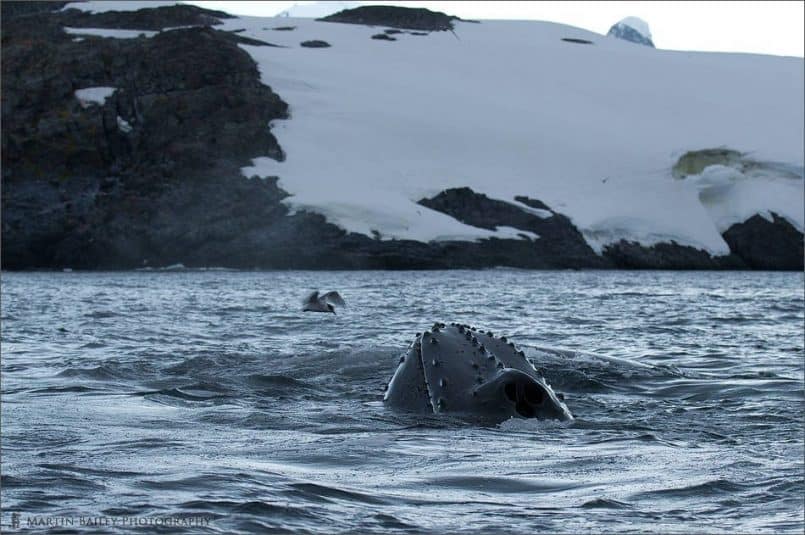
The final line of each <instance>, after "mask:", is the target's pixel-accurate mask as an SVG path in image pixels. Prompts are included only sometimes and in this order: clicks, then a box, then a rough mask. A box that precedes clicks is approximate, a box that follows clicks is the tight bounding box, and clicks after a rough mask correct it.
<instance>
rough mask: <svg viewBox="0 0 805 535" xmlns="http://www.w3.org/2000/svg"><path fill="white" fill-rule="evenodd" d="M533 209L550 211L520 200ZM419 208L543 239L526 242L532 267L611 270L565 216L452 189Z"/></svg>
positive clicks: (525, 255)
mask: <svg viewBox="0 0 805 535" xmlns="http://www.w3.org/2000/svg"><path fill="white" fill-rule="evenodd" d="M517 199H518V200H519V201H520V202H523V201H526V202H524V204H527V205H528V206H531V207H539V209H542V210H550V209H548V208H547V206H545V204H544V203H542V202H541V201H538V200H535V199H529V198H527V197H518V198H517ZM419 204H421V205H422V206H426V207H428V208H430V209H432V210H436V211H438V212H442V213H443V214H447V215H449V216H451V217H454V218H455V219H457V220H459V221H461V222H462V223H466V224H467V225H472V226H474V227H479V228H485V229H489V230H495V229H496V228H497V227H501V226H506V227H513V228H516V229H520V230H524V231H528V232H533V233H535V234H537V235H539V239H537V240H534V241H531V240H523V241H524V243H523V244H518V245H522V246H523V247H522V249H523V251H522V252H521V254H522V255H523V256H522V259H523V261H524V262H525V259H528V263H530V264H531V267H563V268H568V267H607V265H608V264H607V262H606V261H605V260H604V259H602V258H601V257H599V256H598V255H596V254H595V252H594V251H593V250H592V249H591V248H590V246H589V245H587V242H586V241H585V240H584V237H583V236H582V235H581V233H580V232H579V231H578V230H577V229H576V227H574V226H573V224H572V223H571V222H570V220H569V219H568V218H567V217H565V216H564V215H562V214H558V213H556V212H551V213H552V215H550V216H549V217H540V216H538V215H536V214H533V213H531V212H527V211H526V210H523V209H522V208H520V207H518V206H516V205H514V204H512V203H508V202H505V201H501V200H498V199H490V198H489V197H487V196H486V195H483V194H481V193H476V192H474V191H473V190H471V189H470V188H454V189H448V190H445V191H443V192H441V193H440V194H438V195H437V196H435V197H433V198H432V199H422V200H420V201H419ZM543 207H544V208H543ZM524 236H525V235H524Z"/></svg>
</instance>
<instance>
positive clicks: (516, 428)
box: [0, 270, 805, 533]
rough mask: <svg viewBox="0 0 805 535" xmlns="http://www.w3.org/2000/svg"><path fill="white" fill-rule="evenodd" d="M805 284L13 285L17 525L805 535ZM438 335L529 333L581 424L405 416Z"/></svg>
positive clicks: (310, 276)
mask: <svg viewBox="0 0 805 535" xmlns="http://www.w3.org/2000/svg"><path fill="white" fill-rule="evenodd" d="M803 282H804V281H803V274H802V273H701V272H586V271H582V272H573V271H562V272H541V271H537V272H532V271H518V270H488V271H438V272H299V271H295V272H230V271H178V272H120V273H3V275H2V437H1V438H0V445H1V446H2V491H1V492H2V506H3V515H2V520H1V522H2V529H3V532H4V533H5V532H14V530H15V528H14V525H15V524H14V523H15V522H20V526H21V528H20V529H22V530H23V531H25V532H29V533H31V532H36V530H39V531H40V532H44V531H45V530H46V527H47V525H50V526H51V528H52V527H53V526H56V529H51V532H59V531H61V532H87V533H88V532H93V533H97V532H98V526H101V527H102V528H103V531H105V532H128V531H133V530H136V531H138V532H140V533H142V532H148V530H149V529H150V530H151V531H157V532H164V533H177V532H210V533H232V532H265V531H274V532H289V533H338V532H364V533H402V532H405V533H442V532H467V533H476V532H484V533H488V532H493V531H505V532H510V533H534V532H571V533H579V532H618V533H622V532H630V531H635V532H637V531H639V532H646V531H651V532H663V533H688V532H696V533H700V532H706V533H734V532H741V533H749V532H751V533H762V532H767V533H802V531H803V529H804V528H805V522H803V514H805V511H804V509H803V500H804V499H805V480H804V474H803V470H805V467H804V466H803V455H805V451H804V448H803V429H804V428H805V426H804V425H803V409H804V408H805V392H804V390H803V366H804V361H803V358H804V350H803V334H804V331H803V329H804V328H805V327H804V322H805V319H804V317H803V291H804V290H803ZM313 289H321V290H333V289H335V290H338V291H339V292H341V294H342V295H343V296H344V298H345V299H346V301H347V304H348V306H347V307H346V308H344V309H340V310H338V314H337V315H332V314H314V313H302V312H300V302H301V300H302V298H303V297H304V296H305V295H306V293H307V292H308V291H310V290H313ZM436 320H439V321H446V322H449V321H458V322H462V323H469V324H472V325H475V326H478V327H479V328H484V329H492V330H493V331H494V332H495V333H503V334H507V335H508V336H509V337H510V338H511V339H513V340H514V341H515V342H517V343H518V345H520V346H521V347H522V348H524V349H525V351H526V353H527V354H528V355H529V356H530V357H531V358H533V359H535V360H536V361H537V364H538V366H539V368H540V370H541V371H542V372H543V373H544V374H545V376H546V378H547V379H548V382H550V383H552V384H553V387H554V389H555V390H557V391H560V392H562V393H564V394H565V397H566V402H567V405H568V407H569V408H570V410H571V411H572V412H573V414H574V415H575V416H576V419H575V420H574V421H572V422H570V423H559V422H552V421H537V420H509V421H506V422H504V423H502V424H499V425H487V426H481V425H474V424H469V423H467V422H465V421H461V420H459V419H455V418H450V417H446V416H440V417H436V416H432V415H431V416H422V415H406V414H397V413H394V412H392V411H390V410H388V409H387V408H385V407H384V405H383V402H382V394H383V386H384V383H385V382H387V381H388V380H389V378H390V377H391V375H392V373H393V371H394V369H395V367H396V364H397V359H398V357H399V355H400V354H401V353H402V351H403V350H404V349H405V348H406V346H407V345H408V344H409V343H410V342H411V340H412V339H413V337H414V335H415V333H416V332H421V331H422V330H424V329H426V328H428V327H429V326H430V325H431V324H432V323H433V322H434V321H436ZM92 522H95V523H94V524H92ZM149 522H150V524H149ZM135 526H139V527H135ZM144 526H145V527H144ZM149 526H150V527H149Z"/></svg>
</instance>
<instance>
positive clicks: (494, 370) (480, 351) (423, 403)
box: [383, 323, 573, 421]
mask: <svg viewBox="0 0 805 535" xmlns="http://www.w3.org/2000/svg"><path fill="white" fill-rule="evenodd" d="M560 396H561V394H560V395H558V396H557V394H556V393H555V392H554V391H553V389H552V388H551V387H550V385H548V383H546V382H545V379H543V378H542V377H541V376H540V375H539V374H538V373H537V370H536V369H535V368H534V366H533V364H531V362H530V361H529V360H528V359H527V358H526V355H525V353H523V352H522V351H520V350H518V349H517V347H515V345H514V343H512V342H510V341H509V340H507V339H506V337H505V336H499V337H498V336H495V335H494V334H493V333H492V332H491V331H481V330H478V329H476V328H474V327H470V326H469V325H461V324H458V323H451V324H449V325H446V324H444V323H435V324H434V325H433V327H432V328H431V330H429V331H425V332H424V333H422V334H419V335H417V337H416V339H415V340H414V341H413V342H412V343H411V346H410V347H409V348H408V350H407V351H406V352H405V354H403V355H402V356H401V357H400V363H399V365H398V366H397V370H396V371H395V372H394V376H393V377H392V378H391V381H390V382H389V384H388V387H387V389H386V394H385V396H384V398H383V401H384V402H385V404H386V405H387V406H389V407H390V408H392V409H396V410H401V411H407V412H420V413H431V414H441V413H451V414H453V413H455V414H465V415H471V416H480V417H486V418H491V419H495V420H499V421H503V420H506V419H509V418H511V417H519V418H539V419H557V420H572V419H573V416H572V415H571V413H570V410H568V408H567V406H566V405H565V404H564V402H563V401H562V399H561V398H560Z"/></svg>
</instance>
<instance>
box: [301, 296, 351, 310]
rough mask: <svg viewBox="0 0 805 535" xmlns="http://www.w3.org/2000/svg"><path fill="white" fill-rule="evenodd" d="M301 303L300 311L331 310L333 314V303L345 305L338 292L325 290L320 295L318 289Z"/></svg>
mask: <svg viewBox="0 0 805 535" xmlns="http://www.w3.org/2000/svg"><path fill="white" fill-rule="evenodd" d="M303 305H304V306H303V307H302V312H332V313H333V314H335V305H338V306H342V307H343V306H347V304H346V303H345V302H344V299H343V298H342V297H341V295H340V294H339V293H338V292H327V293H326V294H324V295H321V296H320V295H319V291H318V290H316V291H315V292H313V293H312V294H310V295H309V296H308V297H307V299H305V301H304V303H303Z"/></svg>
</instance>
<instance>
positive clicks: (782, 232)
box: [723, 213, 805, 271]
mask: <svg viewBox="0 0 805 535" xmlns="http://www.w3.org/2000/svg"><path fill="white" fill-rule="evenodd" d="M771 215H772V220H773V221H769V220H768V219H766V218H765V217H762V216H760V215H753V216H752V217H750V218H749V219H747V220H746V221H744V222H743V223H737V224H735V225H732V226H731V227H730V228H728V229H727V231H726V232H724V234H723V236H724V241H726V242H727V244H728V245H729V246H730V250H731V251H732V252H733V253H734V254H735V255H736V256H738V257H740V258H741V260H743V261H744V262H745V263H746V265H747V266H748V267H750V268H752V269H773V270H798V271H802V269H803V268H804V267H805V266H803V258H805V251H803V234H802V232H800V231H798V230H797V229H796V228H794V226H793V225H791V223H789V222H788V221H787V220H785V219H783V218H782V217H780V216H778V215H777V214H775V213H772V214H771Z"/></svg>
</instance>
